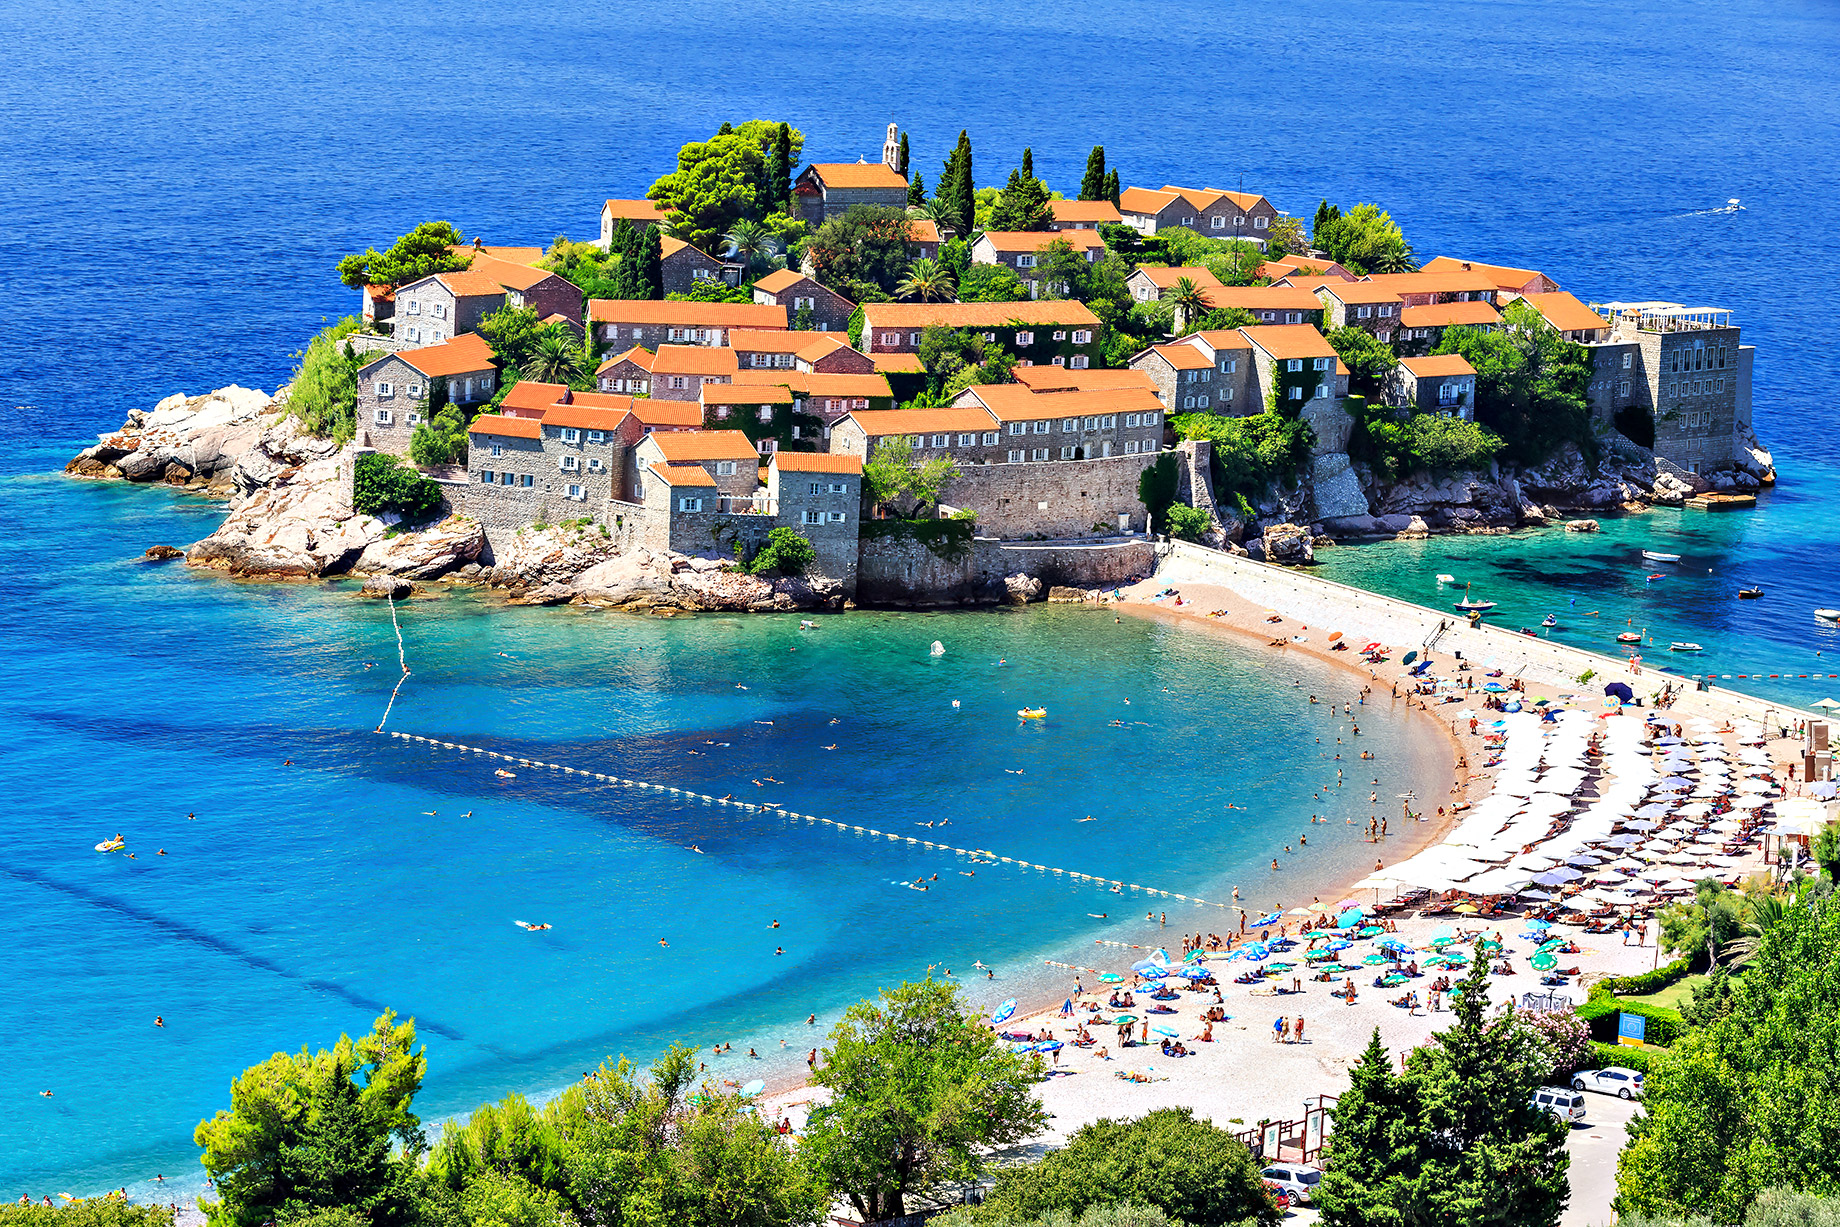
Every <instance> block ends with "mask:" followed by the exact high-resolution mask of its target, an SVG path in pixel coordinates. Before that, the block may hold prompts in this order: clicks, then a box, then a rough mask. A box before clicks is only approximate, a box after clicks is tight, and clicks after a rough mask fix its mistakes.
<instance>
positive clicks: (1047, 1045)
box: [1035, 1040, 1061, 1052]
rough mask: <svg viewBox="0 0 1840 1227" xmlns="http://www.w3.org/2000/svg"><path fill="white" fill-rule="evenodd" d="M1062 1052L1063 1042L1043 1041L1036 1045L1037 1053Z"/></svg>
mask: <svg viewBox="0 0 1840 1227" xmlns="http://www.w3.org/2000/svg"><path fill="white" fill-rule="evenodd" d="M1060 1050H1061V1042H1060V1041H1059V1040H1043V1041H1042V1042H1041V1043H1039V1044H1037V1045H1035V1051H1036V1052H1059V1051H1060Z"/></svg>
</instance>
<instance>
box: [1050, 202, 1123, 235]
mask: <svg viewBox="0 0 1840 1227" xmlns="http://www.w3.org/2000/svg"><path fill="white" fill-rule="evenodd" d="M1048 210H1049V218H1050V220H1049V222H1048V229H1050V230H1097V229H1098V228H1099V227H1100V226H1104V225H1113V226H1115V225H1119V224H1121V223H1122V222H1123V221H1124V214H1122V213H1120V212H1119V211H1118V206H1117V205H1115V204H1113V203H1112V202H1111V201H1109V200H1050V201H1049V202H1048Z"/></svg>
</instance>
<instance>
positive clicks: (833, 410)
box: [735, 350, 894, 444]
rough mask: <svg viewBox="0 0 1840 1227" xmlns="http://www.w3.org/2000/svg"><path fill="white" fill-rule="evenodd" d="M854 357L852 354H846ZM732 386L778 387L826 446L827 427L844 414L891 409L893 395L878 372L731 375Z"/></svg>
mask: <svg viewBox="0 0 1840 1227" xmlns="http://www.w3.org/2000/svg"><path fill="white" fill-rule="evenodd" d="M850 352H851V353H854V352H855V351H854V350H851V351H850ZM735 383H736V384H738V385H745V386H749V387H773V386H777V387H782V388H785V389H787V390H788V391H790V392H791V393H792V396H793V400H794V402H795V407H796V412H798V413H801V414H806V415H809V416H810V417H812V418H814V419H816V420H817V421H818V422H819V423H821V424H822V427H821V429H820V431H819V436H818V437H819V439H820V440H821V441H823V442H824V443H826V444H828V442H829V440H830V427H831V426H832V425H833V424H834V423H835V422H836V421H837V419H838V418H841V417H842V416H843V415H844V414H846V413H854V412H856V411H858V410H881V409H892V408H894V391H893V390H892V389H891V388H890V387H889V386H888V377H887V376H886V375H883V374H881V373H879V372H870V373H868V374H833V373H830V372H825V371H797V370H794V371H753V370H745V369H744V370H741V371H737V372H736V373H735Z"/></svg>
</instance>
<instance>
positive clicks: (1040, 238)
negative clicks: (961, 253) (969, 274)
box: [971, 230, 1105, 298]
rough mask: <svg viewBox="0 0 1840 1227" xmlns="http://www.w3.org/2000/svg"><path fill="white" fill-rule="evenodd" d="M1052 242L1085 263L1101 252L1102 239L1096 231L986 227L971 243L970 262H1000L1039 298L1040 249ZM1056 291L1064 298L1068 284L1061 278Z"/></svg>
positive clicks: (1098, 255)
mask: <svg viewBox="0 0 1840 1227" xmlns="http://www.w3.org/2000/svg"><path fill="white" fill-rule="evenodd" d="M1055 243H1065V244H1067V245H1068V246H1069V247H1071V248H1072V249H1073V252H1074V254H1075V255H1077V256H1079V257H1080V258H1081V259H1083V260H1085V261H1086V262H1087V263H1088V264H1093V263H1096V262H1097V261H1098V259H1099V257H1100V256H1102V255H1104V254H1105V240H1104V239H1102V238H1100V237H1099V232H1098V231H1096V230H1062V231H1053V230H986V231H985V232H984V233H983V234H981V235H979V236H978V240H977V242H975V243H973V244H972V245H971V262H972V263H973V264H1001V265H1002V266H1003V267H1005V268H1007V269H1009V270H1011V271H1012V272H1014V273H1015V274H1016V276H1017V277H1019V278H1021V279H1022V283H1023V284H1024V285H1026V286H1028V287H1029V297H1030V298H1040V297H1041V278H1042V273H1041V271H1040V265H1041V262H1042V261H1043V260H1044V259H1045V258H1046V257H1044V256H1043V255H1042V249H1043V248H1045V247H1048V246H1051V245H1052V244H1055ZM1056 292H1057V293H1059V294H1060V295H1061V296H1062V297H1065V296H1066V295H1067V294H1069V293H1070V292H1071V287H1070V286H1068V285H1067V283H1066V282H1064V281H1063V282H1062V283H1061V284H1060V286H1059V287H1058V289H1057V291H1056Z"/></svg>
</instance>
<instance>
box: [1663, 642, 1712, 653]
mask: <svg viewBox="0 0 1840 1227" xmlns="http://www.w3.org/2000/svg"><path fill="white" fill-rule="evenodd" d="M1705 650H1706V649H1705V648H1702V647H1701V646H1699V644H1697V643H1670V644H1668V651H1670V652H1704V651H1705Z"/></svg>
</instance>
